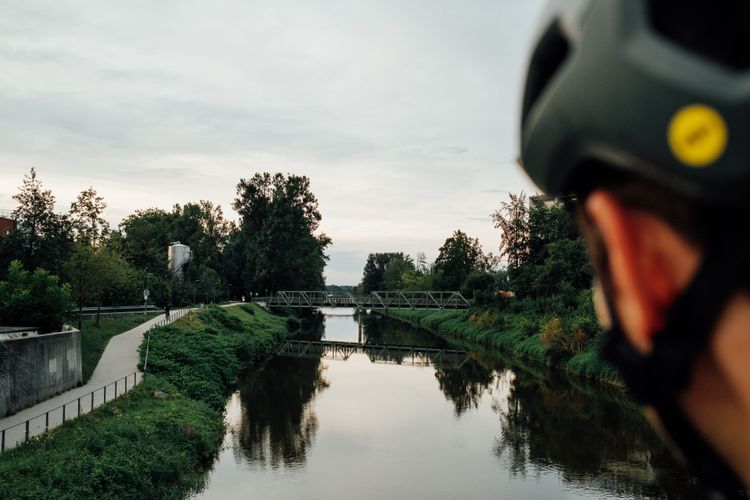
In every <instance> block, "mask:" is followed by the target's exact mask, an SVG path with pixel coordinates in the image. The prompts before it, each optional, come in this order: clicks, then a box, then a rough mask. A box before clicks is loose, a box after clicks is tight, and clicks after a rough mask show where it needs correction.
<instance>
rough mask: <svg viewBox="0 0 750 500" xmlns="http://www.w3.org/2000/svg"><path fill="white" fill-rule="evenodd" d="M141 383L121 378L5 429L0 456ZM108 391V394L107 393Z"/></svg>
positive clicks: (133, 378)
mask: <svg viewBox="0 0 750 500" xmlns="http://www.w3.org/2000/svg"><path fill="white" fill-rule="evenodd" d="M142 380H143V375H141V374H140V373H138V372H133V373H131V374H130V375H127V376H125V377H123V378H120V379H117V380H115V381H114V382H110V383H109V384H107V385H105V386H104V387H100V388H99V389H96V390H94V391H91V392H89V393H88V394H84V395H83V396H81V397H79V398H76V399H73V400H71V401H68V402H67V403H65V404H63V405H61V406H58V407H57V408H53V409H52V410H49V411H47V412H44V413H41V414H39V415H37V416H36V417H32V418H30V419H28V420H26V421H25V422H21V423H19V424H16V425H13V426H11V427H7V428H5V429H3V430H1V431H0V453H1V452H4V451H5V450H10V449H12V448H15V447H16V446H18V445H19V444H21V443H26V442H27V441H28V440H29V439H31V438H33V437H35V436H38V435H40V434H44V433H45V432H47V431H49V430H50V429H54V428H55V427H57V426H59V425H62V424H63V423H64V422H66V421H67V420H72V419H74V418H78V417H80V416H81V415H85V414H86V413H89V412H91V411H93V410H94V409H95V408H98V407H99V406H101V405H103V404H104V403H106V402H107V401H111V400H113V399H115V398H117V397H120V396H122V395H123V394H125V393H126V392H128V391H130V390H131V389H132V388H133V387H135V386H136V385H138V384H139V383H140V382H141V381H142ZM108 390H109V391H108Z"/></svg>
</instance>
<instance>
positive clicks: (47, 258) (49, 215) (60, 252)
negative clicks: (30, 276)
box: [0, 168, 73, 274]
mask: <svg viewBox="0 0 750 500" xmlns="http://www.w3.org/2000/svg"><path fill="white" fill-rule="evenodd" d="M13 199H14V200H16V202H18V205H17V207H16V208H15V210H13V218H15V219H16V220H17V221H18V229H17V230H16V231H14V232H11V233H10V234H8V235H7V236H6V237H4V238H2V242H1V243H0V265H2V266H3V267H4V268H6V269H7V266H8V265H9V264H10V260H13V259H17V260H20V261H21V262H22V263H23V265H24V266H25V267H26V268H27V269H36V268H37V267H44V268H45V269H47V270H49V271H50V272H52V273H53V274H59V273H60V271H61V268H62V263H63V262H64V261H65V259H66V258H67V257H68V255H69V254H70V251H71V250H72V244H73V242H72V234H71V228H70V223H69V221H68V219H67V217H65V216H63V215H59V214H57V213H55V211H54V208H55V197H54V195H53V194H52V191H50V190H48V189H44V186H43V185H42V182H41V181H40V180H39V179H38V178H37V174H36V169H34V168H32V169H31V171H30V173H29V175H26V176H24V178H23V183H22V185H21V187H20V188H19V191H18V193H17V194H16V195H14V196H13Z"/></svg>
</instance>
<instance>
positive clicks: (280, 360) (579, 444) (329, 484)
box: [195, 310, 700, 500]
mask: <svg viewBox="0 0 750 500" xmlns="http://www.w3.org/2000/svg"><path fill="white" fill-rule="evenodd" d="M324 312H325V313H326V316H325V323H324V327H323V329H322V331H321V332H320V333H318V334H317V336H318V337H320V336H321V335H322V337H323V339H325V340H341V341H351V342H357V341H359V342H362V343H366V344H376V345H408V346H420V347H434V348H451V349H455V348H456V347H455V346H450V345H449V344H448V343H447V342H446V341H444V340H442V339H439V338H437V337H436V336H434V335H432V334H430V333H428V332H424V331H421V330H417V329H414V328H411V327H409V326H407V325H405V324H403V323H400V322H397V321H394V320H390V319H388V318H383V317H380V316H377V315H367V316H363V317H362V318H355V317H354V316H353V312H351V311H350V312H349V314H348V315H346V314H342V312H341V310H330V311H324ZM226 422H227V433H226V436H225V439H224V446H223V449H222V451H221V452H220V453H219V455H218V457H217V458H216V461H215V462H214V464H213V466H212V468H211V470H210V472H209V473H208V477H207V479H206V485H205V487H204V489H203V490H202V491H201V492H199V493H198V494H197V495H196V496H195V498H211V499H214V498H215V499H240V498H259V499H321V500H322V499H343V498H357V499H387V498H408V499H462V500H468V499H499V498H500V499H521V500H523V499H560V498H563V499H564V498H571V499H572V498H576V499H579V498H592V499H593V498H597V499H599V498H612V499H614V498H618V499H619V498H700V496H699V495H698V493H697V491H696V490H695V489H694V488H693V486H692V482H691V480H690V478H689V477H688V476H687V475H686V474H685V473H684V472H683V471H682V470H681V469H680V468H679V467H678V466H677V465H676V464H675V463H674V461H673V460H672V458H671V457H670V456H669V454H668V453H667V452H666V451H665V449H664V448H663V447H662V445H661V444H660V443H659V441H658V439H657V438H656V437H655V435H654V434H653V432H652V431H651V430H650V429H649V428H648V426H647V425H646V424H645V423H644V422H643V420H642V418H641V417H640V415H639V414H638V413H637V412H636V411H635V410H634V409H633V408H632V407H631V406H629V403H628V402H627V400H626V399H625V398H624V397H623V396H622V394H621V393H619V392H618V391H607V390H604V389H602V388H601V387H593V386H588V385H585V384H582V383H581V382H580V381H577V382H575V383H571V382H570V381H565V380H561V379H558V378H556V377H555V376H554V375H553V374H550V373H545V372H544V371H543V370H540V369H537V368H533V367H532V368H529V367H523V366H520V365H515V366H514V365H513V364H512V361H508V360H507V358H504V357H503V355H502V354H500V353H487V352H469V356H468V359H467V360H466V361H465V362H463V364H461V365H460V366H457V365H455V364H453V365H451V366H412V365H409V364H407V362H406V360H404V362H403V363H402V364H395V363H393V362H390V363H389V362H385V361H384V360H377V362H372V361H371V360H370V358H369V357H368V356H367V355H366V354H354V355H352V356H351V357H350V358H349V359H348V360H346V361H345V360H336V359H300V358H285V357H277V358H274V359H273V360H271V361H270V362H268V363H267V364H266V365H265V366H264V367H263V368H262V369H260V370H256V371H254V372H252V373H249V374H248V375H247V376H245V377H244V378H243V379H242V380H241V383H240V389H239V390H238V391H237V392H236V393H235V394H234V395H232V397H231V398H230V399H229V401H228V403H227V407H226Z"/></svg>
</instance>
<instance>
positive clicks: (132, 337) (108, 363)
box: [0, 311, 178, 447]
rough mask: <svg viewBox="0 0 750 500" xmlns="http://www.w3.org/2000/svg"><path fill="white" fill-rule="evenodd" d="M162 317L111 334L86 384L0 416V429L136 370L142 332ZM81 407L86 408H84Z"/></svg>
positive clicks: (41, 421)
mask: <svg viewBox="0 0 750 500" xmlns="http://www.w3.org/2000/svg"><path fill="white" fill-rule="evenodd" d="M177 316H178V311H173V312H172V315H171V319H172V320H174V319H176V317H177ZM162 320H164V315H163V314H162V315H159V316H157V317H155V318H153V319H151V320H149V321H147V322H145V323H143V324H141V325H138V326H136V327H135V328H133V329H132V330H128V331H127V332H124V333H121V334H120V335H116V336H114V337H112V339H110V341H109V343H108V344H107V347H106V348H105V349H104V353H103V354H102V357H101V359H100V360H99V364H97V365H96V369H95V370H94V373H93V375H91V379H90V380H89V381H88V383H87V384H86V385H84V386H81V387H76V388H74V389H71V390H69V391H66V392H64V393H62V394H59V395H57V396H55V397H53V398H50V399H47V400H44V401H42V402H40V403H37V404H35V405H34V406H31V407H29V408H26V409H25V410H23V411H20V412H18V413H16V414H15V415H11V416H9V417H5V418H1V419H0V429H7V428H9V427H12V426H14V425H17V424H22V423H23V422H25V421H26V420H28V419H30V418H32V417H36V416H37V415H41V414H43V413H45V412H48V411H52V410H54V409H56V408H59V407H60V406H62V405H64V404H66V403H68V402H70V401H73V400H75V399H78V398H80V397H82V396H86V395H88V394H90V393H91V392H93V391H95V390H97V389H101V388H102V387H104V386H105V385H107V384H111V383H113V382H114V381H115V380H118V379H121V378H123V377H125V376H127V375H130V374H132V373H133V372H136V371H138V361H139V358H138V346H140V345H141V342H142V341H143V334H144V333H145V332H146V331H147V330H148V329H149V328H151V327H152V326H153V325H155V324H156V323H159V322H160V321H162ZM138 380H139V381H140V374H139V375H138ZM132 381H133V378H132V377H131V378H130V379H129V380H128V387H130V386H132ZM119 385H120V386H121V387H122V388H124V383H123V382H120V384H119ZM108 390H109V391H110V392H109V395H108V396H107V400H109V399H110V398H111V397H112V396H114V394H115V393H114V386H110V388H108ZM122 392H123V391H122V390H118V394H121V393H122ZM102 399H103V391H100V392H99V394H98V396H97V399H96V405H98V404H99V403H100V402H101V400H102ZM67 410H68V411H69V412H70V411H73V412H74V413H75V412H76V411H77V403H76V405H71V406H69V408H67ZM83 410H84V411H85V410H88V407H84V409H83ZM58 413H60V416H56V417H55V419H56V420H60V419H61V415H62V412H61V411H59V412H58ZM72 414H73V413H68V415H72ZM36 420H39V422H36ZM36 420H35V421H34V426H35V427H37V428H38V427H39V426H40V425H45V422H44V419H43V418H42V419H36ZM53 423H57V422H50V426H52V424H53ZM23 427H24V426H23V425H21V426H19V427H18V428H16V429H14V430H15V431H16V432H13V433H12V434H13V437H11V436H10V435H9V436H7V440H6V443H5V444H6V447H9V446H12V444H13V442H12V441H16V438H15V435H16V434H18V433H19V432H21V431H22V430H23V431H25V429H23ZM35 430H38V429H31V435H35V434H36V433H37V432H35Z"/></svg>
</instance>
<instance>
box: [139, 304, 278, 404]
mask: <svg viewBox="0 0 750 500" xmlns="http://www.w3.org/2000/svg"><path fill="white" fill-rule="evenodd" d="M287 331H288V329H287V319H286V318H283V317H279V316H273V315H271V314H269V313H268V312H266V311H265V310H264V309H262V308H261V307H259V306H257V305H254V304H243V305H239V306H233V307H228V308H224V307H217V306H210V307H207V308H205V309H204V310H202V311H199V312H197V313H195V314H191V315H189V316H187V317H186V318H184V319H182V320H180V321H179V322H177V323H176V324H173V325H168V326H164V327H161V328H157V329H155V330H153V331H152V332H151V336H150V337H151V338H150V339H149V340H148V351H149V357H148V366H147V367H146V369H147V372H148V373H149V374H150V375H152V376H158V377H161V378H164V379H165V380H167V381H168V382H170V383H171V384H173V385H174V386H175V387H177V388H178V389H179V390H180V391H181V392H183V393H184V394H185V395H186V396H188V397H190V398H192V399H195V400H198V401H202V402H204V403H206V404H207V405H209V406H210V407H211V408H213V409H214V410H216V411H218V412H220V411H221V410H222V409H223V408H224V403H225V400H226V397H227V396H228V395H229V393H230V392H231V391H232V389H233V388H234V383H235V380H236V378H237V374H238V373H239V372H240V370H241V369H245V368H248V367H250V366H252V365H253V364H255V363H257V362H258V361H260V360H262V359H263V358H265V357H266V356H267V355H268V354H269V352H270V351H271V350H272V349H273V346H274V345H275V344H276V343H277V342H279V341H280V340H282V339H283V338H284V337H285V336H286V334H287ZM145 355H146V345H145V344H144V345H142V346H141V362H142V363H144V362H145Z"/></svg>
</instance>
